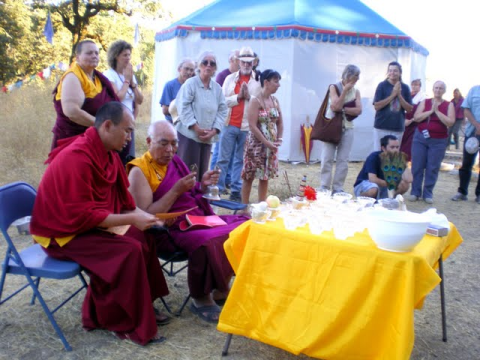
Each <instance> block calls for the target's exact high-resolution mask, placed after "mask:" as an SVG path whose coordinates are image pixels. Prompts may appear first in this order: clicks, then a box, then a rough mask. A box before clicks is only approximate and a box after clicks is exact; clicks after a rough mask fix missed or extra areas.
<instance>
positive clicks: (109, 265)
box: [30, 102, 168, 345]
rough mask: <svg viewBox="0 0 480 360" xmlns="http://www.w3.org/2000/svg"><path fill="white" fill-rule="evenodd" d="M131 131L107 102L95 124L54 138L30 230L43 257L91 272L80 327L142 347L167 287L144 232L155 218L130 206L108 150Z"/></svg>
mask: <svg viewBox="0 0 480 360" xmlns="http://www.w3.org/2000/svg"><path fill="white" fill-rule="evenodd" d="M133 129H134V120H133V116H132V114H131V112H130V111H129V110H128V109H127V108H126V107H125V106H124V105H122V104H121V103H119V102H109V103H108V104H106V105H104V106H103V107H102V108H100V109H99V111H98V113H97V116H96V120H95V127H90V128H88V130H87V131H86V132H85V133H84V134H82V135H79V136H77V137H73V138H70V139H65V140H63V141H61V143H60V144H59V147H57V148H56V149H55V150H54V151H53V152H52V153H51V154H50V158H49V159H48V161H47V162H49V163H50V165H49V166H48V168H47V170H46V172H45V174H44V176H43V178H42V181H41V183H40V186H39V189H38V194H37V198H36V201H35V205H34V209H33V213H32V221H31V225H30V231H31V233H32V235H33V237H34V239H35V240H36V241H37V242H38V243H40V245H42V246H43V247H44V250H45V252H46V253H47V254H48V255H50V256H52V257H54V258H57V259H62V260H63V259H65V260H72V261H75V262H77V263H78V264H80V265H81V266H82V267H83V268H84V269H85V271H86V272H87V273H88V275H89V276H90V284H89V286H88V289H87V294H86V296H85V300H84V302H83V308H82V323H83V327H84V328H85V329H87V330H93V329H107V330H110V331H113V332H115V334H116V335H117V336H118V337H120V338H121V339H125V338H128V339H131V340H132V341H134V342H135V343H138V344H141V345H145V344H147V343H149V342H152V341H153V342H160V341H162V340H164V338H162V337H160V336H159V335H158V333H157V323H156V322H157V321H159V319H158V317H156V315H155V312H154V307H153V305H152V302H153V301H154V300H155V299H156V298H159V297H161V296H165V295H167V294H168V289H167V285H166V282H165V278H164V277H163V273H162V270H161V268H160V264H159V262H158V258H157V256H156V247H155V240H154V239H152V236H151V235H149V234H148V233H144V232H143V230H146V229H148V228H150V227H151V226H153V225H159V224H160V225H161V223H159V221H158V219H156V217H155V216H153V215H150V214H148V213H146V212H144V211H142V210H140V209H138V208H136V206H135V202H134V200H133V198H132V196H131V195H130V193H129V192H128V180H127V177H126V174H125V171H124V169H123V166H122V163H121V160H120V157H119V155H118V153H117V152H116V151H115V150H117V151H118V150H121V149H122V148H123V147H124V146H125V145H126V143H127V142H128V141H129V140H130V137H131V135H130V134H131V132H132V131H133ZM130 225H131V226H130ZM127 229H128V230H127ZM125 231H126V233H125Z"/></svg>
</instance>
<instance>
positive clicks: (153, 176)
mask: <svg viewBox="0 0 480 360" xmlns="http://www.w3.org/2000/svg"><path fill="white" fill-rule="evenodd" d="M134 166H138V167H139V168H140V170H142V172H143V175H145V177H146V178H147V181H148V184H149V185H150V188H151V189H152V192H155V191H157V188H158V186H159V185H160V184H161V183H162V180H163V179H165V174H166V173H167V167H168V165H158V164H157V162H156V161H155V160H154V159H153V158H152V155H150V152H148V151H147V152H146V153H145V154H143V156H142V157H141V158H137V159H134V160H132V161H130V162H129V163H128V164H127V174H128V173H130V170H131V169H132V167H134Z"/></svg>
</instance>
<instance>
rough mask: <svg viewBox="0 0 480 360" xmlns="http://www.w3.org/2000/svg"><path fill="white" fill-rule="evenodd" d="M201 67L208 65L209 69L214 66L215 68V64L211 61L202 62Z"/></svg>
mask: <svg viewBox="0 0 480 360" xmlns="http://www.w3.org/2000/svg"><path fill="white" fill-rule="evenodd" d="M202 65H203V66H208V65H210V66H211V67H215V66H217V63H216V62H215V61H212V60H203V61H202Z"/></svg>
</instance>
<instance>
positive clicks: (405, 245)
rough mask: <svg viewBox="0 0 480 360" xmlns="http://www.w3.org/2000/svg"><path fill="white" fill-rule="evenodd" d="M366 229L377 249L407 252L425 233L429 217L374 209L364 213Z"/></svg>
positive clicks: (406, 212) (407, 212)
mask: <svg viewBox="0 0 480 360" xmlns="http://www.w3.org/2000/svg"><path fill="white" fill-rule="evenodd" d="M365 215H366V219H367V228H368V232H369V233H370V236H371V238H372V240H373V241H374V242H375V244H377V247H378V248H380V249H383V250H388V251H395V252H408V251H411V250H412V249H413V248H414V247H415V245H417V244H418V243H419V242H420V240H422V238H423V236H424V235H425V233H426V231H427V227H428V225H429V224H430V217H429V216H427V215H425V214H416V213H412V212H409V211H398V210H384V209H374V210H371V211H367V212H366V214H365Z"/></svg>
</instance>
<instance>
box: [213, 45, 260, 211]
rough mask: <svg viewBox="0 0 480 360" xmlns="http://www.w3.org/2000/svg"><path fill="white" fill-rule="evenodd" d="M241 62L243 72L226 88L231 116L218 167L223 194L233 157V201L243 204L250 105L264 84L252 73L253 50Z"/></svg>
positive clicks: (241, 56)
mask: <svg viewBox="0 0 480 360" xmlns="http://www.w3.org/2000/svg"><path fill="white" fill-rule="evenodd" d="M238 60H239V65H240V70H239V71H237V72H235V73H233V74H230V75H229V76H227V78H226V79H225V82H224V83H223V87H222V91H223V94H224V95H225V101H226V103H227V106H228V114H227V118H226V120H225V125H224V128H223V131H222V135H221V137H220V142H219V144H218V146H219V157H218V162H217V165H218V167H219V168H220V170H221V172H220V180H219V182H218V187H219V189H220V191H221V192H223V191H224V189H225V178H226V175H227V172H228V171H227V170H228V163H229V162H230V159H231V158H232V157H233V168H232V173H231V185H230V186H231V195H230V200H232V201H238V202H240V201H241V197H240V191H241V189H242V180H241V178H240V175H241V172H242V168H243V148H244V145H245V139H246V138H247V134H248V118H247V114H248V104H249V100H250V97H251V96H255V95H257V94H258V93H259V92H260V84H259V83H258V81H256V80H255V74H254V73H253V71H252V66H253V60H255V55H254V52H253V50H252V49H251V48H250V47H248V46H246V47H242V48H241V49H240V52H239V54H238Z"/></svg>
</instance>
